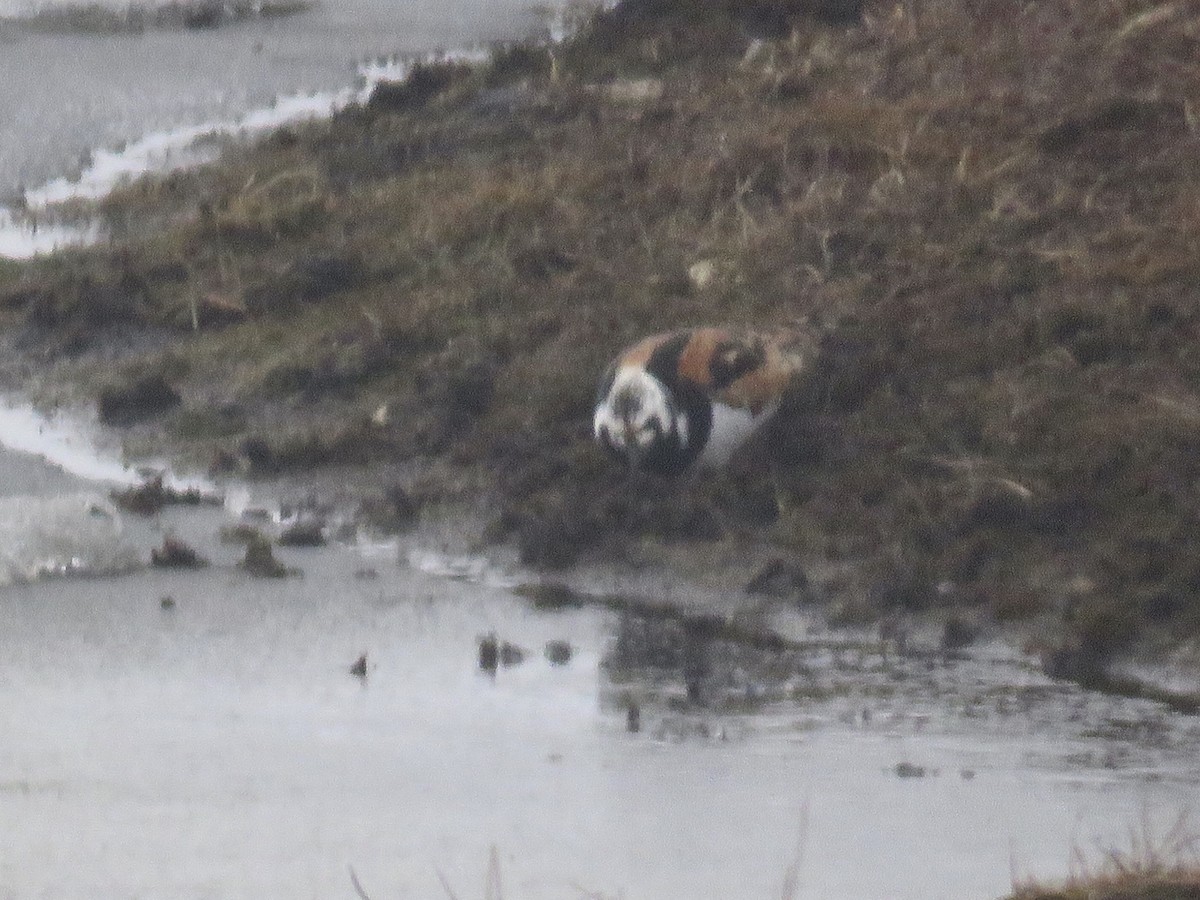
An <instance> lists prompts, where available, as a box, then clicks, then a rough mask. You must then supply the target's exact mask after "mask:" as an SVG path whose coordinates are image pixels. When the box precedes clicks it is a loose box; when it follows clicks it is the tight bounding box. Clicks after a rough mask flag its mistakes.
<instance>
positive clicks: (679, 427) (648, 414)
mask: <svg viewBox="0 0 1200 900" xmlns="http://www.w3.org/2000/svg"><path fill="white" fill-rule="evenodd" d="M812 347H813V342H812V340H811V339H810V337H809V335H808V334H807V333H806V332H804V331H802V330H799V329H787V330H780V331H773V332H767V331H751V330H738V329H730V328H720V327H699V328H688V329H680V330H677V331H670V332H665V333H662V334H655V335H652V336H650V337H647V338H643V339H642V340H640V341H638V342H637V343H635V344H633V345H632V346H631V347H628V348H626V349H625V350H623V351H622V352H621V353H620V354H619V355H618V356H617V358H616V359H615V360H614V361H613V362H612V364H611V365H610V366H609V367H608V369H607V370H606V371H605V373H604V375H603V377H602V378H601V379H600V386H599V390H598V392H597V396H596V406H595V411H594V414H593V417H592V432H593V435H594V437H595V439H596V441H597V442H598V443H599V444H600V446H601V447H603V448H604V449H605V450H607V451H608V452H609V453H610V454H612V455H613V456H614V457H616V458H617V459H619V460H621V461H623V462H625V463H626V464H628V465H629V466H630V467H631V468H634V469H639V470H645V471H649V472H654V473H657V474H660V475H667V476H672V475H679V474H681V473H683V472H686V471H688V470H697V469H699V470H705V469H709V470H712V469H720V468H722V467H724V466H725V465H726V464H728V463H729V461H730V459H731V458H732V457H733V456H734V454H735V453H736V451H737V450H738V448H740V447H741V446H742V445H743V444H745V443H746V441H747V440H749V439H750V437H751V436H752V435H753V434H754V433H755V432H757V431H758V430H759V429H760V428H761V427H762V426H763V425H764V424H765V423H766V422H767V421H768V420H769V419H770V418H771V416H772V415H774V413H775V412H776V410H777V409H778V408H779V404H780V401H781V399H782V398H783V395H784V392H785V391H786V390H787V388H788V386H789V385H790V384H791V383H792V381H793V379H794V378H795V377H796V376H797V375H798V374H799V373H800V372H802V371H803V370H804V369H805V367H806V366H807V365H808V364H809V361H810V358H811V356H812Z"/></svg>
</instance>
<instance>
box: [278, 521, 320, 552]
mask: <svg viewBox="0 0 1200 900" xmlns="http://www.w3.org/2000/svg"><path fill="white" fill-rule="evenodd" d="M279 546H280V547H324V546H325V526H324V523H322V522H320V521H318V520H316V519H306V520H304V521H301V522H296V523H295V524H294V525H289V526H288V527H287V528H285V529H284V530H283V533H282V534H281V535H279Z"/></svg>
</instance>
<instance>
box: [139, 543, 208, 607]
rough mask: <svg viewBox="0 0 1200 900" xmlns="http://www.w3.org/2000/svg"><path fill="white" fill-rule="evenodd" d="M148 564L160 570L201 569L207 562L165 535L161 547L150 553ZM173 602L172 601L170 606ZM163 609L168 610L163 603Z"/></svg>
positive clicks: (183, 544) (184, 545) (182, 544)
mask: <svg viewBox="0 0 1200 900" xmlns="http://www.w3.org/2000/svg"><path fill="white" fill-rule="evenodd" d="M150 564H151V565H153V566H156V567H158V568H160V569H202V568H204V567H205V566H207V565H208V560H206V559H204V558H203V557H202V556H200V554H199V553H197V552H196V551H195V550H193V549H192V548H191V547H189V546H188V545H187V544H185V543H184V542H183V541H181V540H180V539H179V538H177V537H173V536H171V535H167V536H166V537H164V538H163V542H162V546H161V547H158V548H155V549H154V550H151V551H150ZM165 599H170V598H165ZM174 602H175V601H173V600H172V601H171V605H174ZM163 608H164V609H167V608H168V607H167V605H166V603H165V602H164V604H163Z"/></svg>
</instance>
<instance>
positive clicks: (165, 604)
mask: <svg viewBox="0 0 1200 900" xmlns="http://www.w3.org/2000/svg"><path fill="white" fill-rule="evenodd" d="M158 605H159V606H160V607H161V608H162V609H166V610H171V609H174V608H175V598H174V597H162V598H160V599H159V601H158Z"/></svg>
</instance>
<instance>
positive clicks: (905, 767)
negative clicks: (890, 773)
mask: <svg viewBox="0 0 1200 900" xmlns="http://www.w3.org/2000/svg"><path fill="white" fill-rule="evenodd" d="M894 771H895V772H896V777H897V778H924V777H925V776H926V775H928V774H929V770H928V769H926V768H925V767H924V766H918V765H915V764H914V763H910V762H900V763H896V768H895V770H894Z"/></svg>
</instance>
